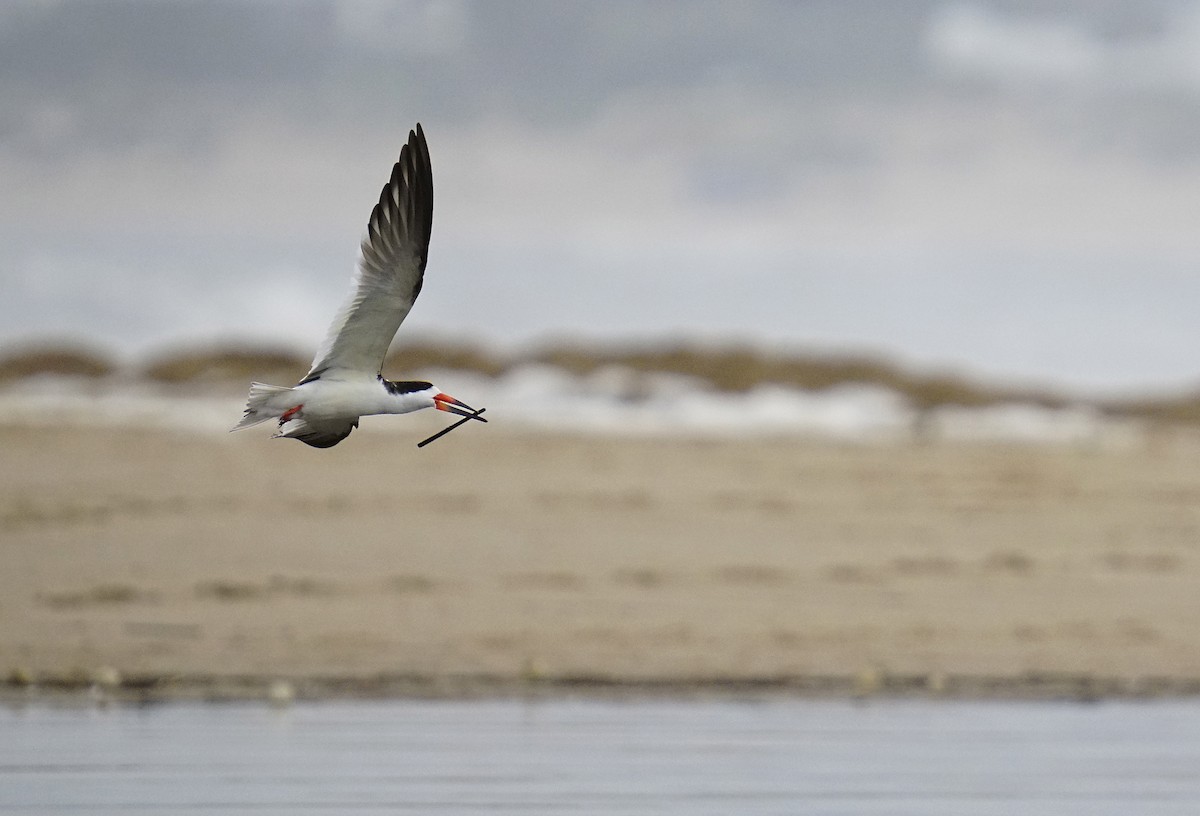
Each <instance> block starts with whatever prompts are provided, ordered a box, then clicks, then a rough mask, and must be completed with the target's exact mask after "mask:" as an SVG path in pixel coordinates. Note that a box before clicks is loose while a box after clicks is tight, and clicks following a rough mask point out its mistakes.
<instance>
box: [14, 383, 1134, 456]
mask: <svg viewBox="0 0 1200 816" xmlns="http://www.w3.org/2000/svg"><path fill="white" fill-rule="evenodd" d="M422 376H424V377H426V378H428V379H430V380H432V381H433V382H436V383H437V384H438V385H439V386H440V387H442V388H444V389H445V390H447V391H448V392H450V393H451V394H453V395H454V396H456V397H458V398H460V399H462V400H464V401H465V402H467V403H469V404H471V405H474V406H476V407H486V408H487V410H488V418H489V419H491V420H492V421H493V422H496V423H500V424H502V425H505V426H508V427H515V428H521V429H531V430H539V429H540V430H548V431H560V432H561V431H571V432H585V433H599V434H606V433H620V434H640V435H662V434H677V435H678V434H686V435H724V436H729V435H764V434H776V435H778V434H796V435H810V436H819V437H828V438H835V439H845V440H862V441H871V440H885V439H904V438H909V437H911V436H913V435H914V434H915V433H918V432H919V433H921V434H922V435H923V436H925V437H926V438H933V439H952V440H976V441H995V442H1022V443H1059V444H1086V445H1090V446H1091V445H1100V446H1113V445H1128V444H1134V443H1136V442H1138V441H1139V440H1140V439H1141V438H1142V435H1143V427H1142V424H1141V423H1139V422H1137V421H1135V420H1116V419H1113V418H1110V417H1107V416H1105V415H1104V414H1103V413H1102V412H1100V411H1098V410H1096V409H1094V408H1090V407H1088V406H1071V407H1066V408H1047V407H1043V406H1037V405H1032V404H1023V403H1012V404H1003V405H994V406H989V407H983V408H962V407H952V406H947V407H942V408H938V409H936V410H933V411H931V412H929V413H928V414H926V415H924V416H920V417H919V416H918V414H917V412H916V410H915V409H913V408H912V407H911V406H910V405H909V404H908V403H907V402H906V401H905V400H904V398H903V397H902V396H901V395H899V394H898V393H896V392H894V391H891V390H888V389H885V388H882V387H879V386H873V385H854V384H848V385H841V386H838V387H834V388H829V389H825V390H821V391H806V390H802V389H798V388H788V387H783V386H777V385H764V386H759V387H757V388H755V389H753V390H751V391H748V392H745V393H723V392H719V391H715V390H714V389H712V388H711V387H710V386H708V385H707V384H706V383H704V382H703V381H700V380H698V379H695V378H691V377H686V376H681V375H665V374H650V375H647V374H642V373H638V372H635V371H632V370H629V369H625V368H622V367H617V366H613V367H609V368H605V369H601V370H599V371H597V372H595V373H593V374H590V375H588V376H574V375H572V374H569V373H567V372H564V371H562V370H561V369H557V368H553V367H549V366H543V365H530V366H523V367H521V368H518V369H516V370H514V371H511V372H509V373H506V374H505V375H503V376H500V377H496V378H489V377H485V376H482V375H479V374H475V373H466V372H458V371H426V372H423V373H422ZM244 405H245V396H244V394H241V393H239V392H237V391H235V390H233V389H232V388H222V389H221V391H220V393H217V394H213V393H212V392H211V391H200V390H198V389H196V388H193V387H172V386H161V385H155V384H151V383H145V382H140V381H134V380H123V379H120V378H112V379H108V380H99V381H95V380H85V379H73V378H62V377H38V378H32V379H27V380H22V381H19V382H17V383H15V384H11V385H9V386H7V387H5V388H4V389H0V421H4V422H5V423H6V424H18V425H33V426H46V425H74V426H85V427H86V426H129V427H154V428H173V429H188V430H190V431H194V432H198V433H208V432H225V431H228V430H229V429H230V428H231V427H233V425H234V424H236V422H237V420H238V418H239V417H240V416H241V413H242V408H243V407H244ZM422 424H428V418H424V417H422ZM370 427H371V432H372V433H379V432H388V431H396V432H401V431H411V430H412V427H413V426H412V423H411V421H410V422H389V421H381V420H373V421H372V422H371V426H370ZM422 430H424V428H422Z"/></svg>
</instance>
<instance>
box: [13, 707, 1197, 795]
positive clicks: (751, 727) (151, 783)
mask: <svg viewBox="0 0 1200 816" xmlns="http://www.w3.org/2000/svg"><path fill="white" fill-rule="evenodd" d="M0 813H4V814H64V813H65V814H71V813H86V814H89V815H94V816H106V815H107V814H113V815H114V816H115V814H144V813H187V814H208V813H214V814H215V813H220V814H255V816H271V815H273V814H293V813H299V814H341V813H350V814H383V813H401V814H404V813H434V814H475V813H492V814H506V813H512V814H516V813H520V814H528V813H566V814H592V813H597V814H598V813H605V814H714V816H715V815H716V814H720V815H721V816H728V815H729V814H739V816H745V815H746V814H797V813H805V814H889V815H890V816H894V815H896V814H921V816H929V815H931V814H946V815H947V816H949V815H950V814H953V815H954V816H969V815H972V814H1006V816H1007V814H1015V813H1020V814H1024V815H1025V816H1031V815H1032V816H1038V814H1047V816H1048V815H1049V814H1054V816H1070V815H1071V814H1081V815H1082V814H1087V816H1104V814H1112V816H1131V814H1156V816H1157V815H1158V814H1189V816H1190V815H1191V814H1196V813H1200V703H1198V702H1195V701H1168V702H1153V703H1132V702H1114V703H1104V704H1099V705H1078V704H1066V703H1024V702H1022V703H958V702H913V701H879V702H872V703H870V704H866V705H856V704H853V703H849V702H835V701H803V700H767V701H760V702H730V701H661V700H650V701H633V702H599V701H588V702H582V701H571V700H556V701H537V702H522V701H514V700H502V701H453V702H447V701H437V702H425V701H388V702H324V703H302V704H297V705H295V706H292V707H290V708H287V709H282V710H279V709H270V708H267V707H265V706H261V705H254V704H237V705H231V704H220V705H217V704H210V705H206V704H172V705H164V706H158V707H148V708H125V707H114V708H103V709H102V708H87V707H50V706H42V705H33V706H28V707H22V708H7V709H0Z"/></svg>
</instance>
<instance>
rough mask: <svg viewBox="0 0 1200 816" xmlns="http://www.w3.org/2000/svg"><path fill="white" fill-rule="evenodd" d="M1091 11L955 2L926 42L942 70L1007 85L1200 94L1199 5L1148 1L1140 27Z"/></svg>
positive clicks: (940, 13) (940, 14) (939, 15)
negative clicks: (1109, 23)
mask: <svg viewBox="0 0 1200 816" xmlns="http://www.w3.org/2000/svg"><path fill="white" fill-rule="evenodd" d="M1034 8H1037V7H1036V6H1035V7H1034ZM1095 11H1096V9H1089V8H1088V5H1087V4H1068V5H1066V6H1062V7H1055V6H1054V5H1052V4H1051V5H1048V6H1046V7H1042V8H1037V11H1033V12H1029V11H1027V12H1026V13H1021V12H1018V11H1013V10H1005V9H1004V8H1003V7H1002V6H988V5H981V4H961V3H956V4H951V5H946V6H944V7H942V8H941V9H938V10H937V11H936V12H935V13H934V14H933V15H932V17H931V19H930V22H929V26H928V29H927V32H926V36H925V45H926V48H927V50H928V54H929V57H930V59H931V61H932V62H933V64H934V65H936V66H937V67H938V68H939V69H941V70H943V71H946V72H947V73H951V74H959V75H964V76H974V77H979V78H984V79H989V80H992V81H995V82H998V83H1002V84H1005V85H1010V86H1029V87H1042V88H1057V89H1069V88H1079V87H1087V88H1091V89H1094V90H1097V91H1100V92H1122V91H1130V90H1181V91H1186V92H1189V93H1200V56H1198V55H1200V4H1195V3H1188V4H1175V5H1169V6H1165V7H1159V8H1156V7H1155V6H1154V5H1153V4H1151V5H1150V6H1148V7H1147V8H1145V9H1144V10H1143V13H1144V14H1145V15H1146V16H1145V17H1143V18H1142V19H1141V20H1140V21H1139V22H1140V23H1141V24H1140V25H1135V24H1134V21H1132V20H1126V21H1124V25H1123V26H1122V27H1121V28H1119V29H1116V30H1106V29H1105V27H1104V25H1103V23H1104V21H1105V20H1104V17H1103V15H1102V14H1101V15H1098V14H1095V13H1094V12H1095Z"/></svg>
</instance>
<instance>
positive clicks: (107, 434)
mask: <svg viewBox="0 0 1200 816" xmlns="http://www.w3.org/2000/svg"><path fill="white" fill-rule="evenodd" d="M437 419H438V418H436V417H423V416H419V417H409V418H405V419H399V420H397V419H392V420H390V421H392V422H409V423H410V424H411V427H412V429H413V430H412V433H411V438H409V437H408V436H405V435H404V434H397V433H386V434H372V433H371V431H370V423H369V422H367V423H364V429H363V430H362V431H360V432H359V433H357V434H355V435H354V436H352V437H351V438H350V439H349V440H348V441H347V442H346V443H344V444H343V445H341V446H339V447H338V448H335V449H332V450H329V451H314V450H310V449H307V448H305V447H303V446H301V445H297V444H293V443H288V442H280V441H273V440H269V439H266V438H263V436H262V435H257V436H256V435H252V434H239V435H232V436H231V435H225V434H220V435H218V434H198V433H194V432H193V433H172V432H169V431H164V430H161V429H160V430H151V431H136V430H132V429H122V428H112V427H108V428H95V429H72V428H62V429H51V428H32V427H7V428H3V429H0V451H2V454H0V539H2V541H3V543H2V544H0V547H2V551H3V553H4V565H5V566H4V569H3V570H2V571H0V671H5V672H11V673H12V676H13V679H14V680H16V681H19V682H22V683H24V682H28V681H29V680H32V679H38V678H41V679H42V680H44V681H55V682H58V681H64V680H70V679H72V678H74V679H75V680H78V681H83V680H86V679H88V678H95V677H96V676H98V675H97V672H98V671H100V670H101V669H102V668H104V670H105V671H109V672H110V673H112V672H114V671H115V673H116V674H117V675H118V676H120V677H124V678H141V679H142V681H143V682H144V681H145V679H146V678H151V679H153V678H161V677H176V678H188V677H191V678H210V679H211V678H214V677H216V678H222V677H224V678H239V677H251V678H255V677H261V678H273V677H290V678H296V679H297V682H303V681H304V678H319V677H320V678H327V679H349V680H353V681H355V682H365V681H367V680H369V679H370V678H415V679H417V680H420V681H421V682H428V683H429V684H432V685H434V686H436V685H437V683H438V682H440V681H446V682H453V681H456V679H457V681H460V682H461V681H463V679H464V678H472V677H473V678H491V680H492V681H495V682H500V683H505V682H512V683H518V684H519V683H522V682H525V683H528V682H550V683H554V682H557V683H581V682H585V681H586V682H591V683H607V682H627V681H628V682H643V683H680V684H685V685H686V684H689V683H696V682H700V683H715V684H720V683H751V684H753V683H767V684H769V683H779V684H782V685H785V686H786V685H789V684H790V685H791V686H794V687H804V686H805V684H806V683H809V684H810V685H811V684H814V683H815V684H816V685H820V682H819V681H820V678H827V679H828V678H834V680H829V681H828V682H829V683H831V684H832V685H833V686H836V687H838V688H843V689H844V688H847V687H850V686H847V684H851V685H852V686H857V687H858V688H859V690H863V689H872V688H877V687H880V686H883V685H886V684H888V683H893V684H894V683H895V682H897V678H908V680H906V681H905V682H908V683H910V684H917V685H921V684H925V686H926V687H928V688H937V689H940V688H942V687H943V686H944V685H945V684H946V683H947V682H956V678H957V679H958V680H957V681H961V687H962V688H966V687H967V684H966V681H965V680H964V678H976V680H975V681H973V682H974V683H975V686H972V688H975V689H976V691H978V689H979V688H983V689H984V691H983V692H981V693H987V692H986V687H985V686H986V684H985V685H984V686H981V685H980V683H981V682H983V681H981V680H979V678H1001V679H1003V678H1009V679H1012V678H1018V679H1019V678H1022V677H1024V678H1026V679H1029V678H1035V679H1036V678H1039V677H1040V678H1043V679H1044V678H1046V677H1077V678H1085V679H1087V678H1091V679H1094V680H1095V681H1096V682H1101V681H1103V682H1109V683H1115V684H1116V685H1115V686H1114V688H1118V687H1119V688H1121V689H1126V690H1128V689H1138V688H1160V689H1174V690H1179V689H1191V688H1193V686H1195V684H1194V683H1193V681H1192V678H1200V635H1198V633H1197V628H1196V621H1197V620H1200V593H1197V592H1196V586H1197V580H1198V578H1200V550H1198V549H1197V547H1198V546H1200V457H1197V455H1196V453H1197V450H1196V447H1195V444H1194V443H1192V442H1189V441H1188V438H1184V437H1180V438H1175V439H1172V440H1166V441H1162V442H1161V443H1160V444H1148V445H1142V446H1136V447H1125V448H1121V449H1113V450H1101V449H1087V448H1083V447H1079V448H1072V447H1063V446H1058V447H1038V446H1031V445H994V444H993V445H989V444H984V443H978V442H976V443H967V442H956V443H950V442H942V443H931V444H912V443H907V442H896V441H893V442H888V443H871V444H865V443H864V444H852V443H841V444H839V443H835V442H831V441H819V440H811V439H807V440H806V439H802V438H788V437H780V438H758V439H747V440H732V439H688V438H674V439H629V438H618V437H595V436H593V437H579V438H576V437H568V436H559V435H552V434H545V433H542V434H519V433H513V432H511V431H508V432H506V431H505V429H504V428H503V427H501V426H499V425H497V424H496V423H493V425H492V426H489V427H488V428H486V429H481V430H480V431H479V432H471V433H464V432H461V431H460V432H458V433H457V434H455V435H453V436H451V437H449V438H447V439H446V440H444V441H442V442H439V443H438V444H437V445H436V446H433V447H431V448H428V449H425V450H421V451H418V450H417V449H416V448H415V447H414V443H415V441H416V440H418V439H420V438H422V436H423V434H424V433H425V432H426V431H427V430H429V429H430V428H436V427H439V425H438V423H437V421H436V420H437ZM380 421H388V420H380ZM105 667H106V668H105ZM838 678H840V679H838ZM314 682H315V681H314ZM380 682H383V681H382V679H381V680H380ZM1088 682H1091V680H1088ZM839 684H840V685H839ZM1189 684H1191V685H1189ZM1197 688H1200V686H1198V687H1197Z"/></svg>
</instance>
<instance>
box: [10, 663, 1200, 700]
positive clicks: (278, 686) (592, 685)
mask: <svg viewBox="0 0 1200 816" xmlns="http://www.w3.org/2000/svg"><path fill="white" fill-rule="evenodd" d="M100 674H101V675H102V676H100V677H99V678H98V679H95V678H89V677H83V676H79V675H41V676H39V677H36V678H33V677H27V676H25V677H19V678H17V679H14V678H11V677H10V678H9V679H8V680H7V681H5V682H3V683H0V704H8V705H13V704H35V703H50V704H53V703H59V702H67V703H71V702H81V703H92V704H100V705H109V704H116V705H146V704H172V703H184V702H205V703H235V702H264V703H270V704H273V705H289V704H291V703H293V702H333V701H354V700H374V701H378V700H459V701H464V700H503V699H514V698H515V699H587V700H605V699H612V700H640V699H655V700H661V699H667V700H696V699H700V700H756V699H781V698H782V699H795V700H858V701H866V700H913V699H920V700H931V701H944V702H954V701H959V702H1009V701H1025V702H1036V701H1046V702H1076V703H1098V702H1104V701H1113V700H1181V699H1194V698H1200V677H1189V678H1174V677H1141V678H1122V677H1103V676H1098V675H1090V674H1070V673H1029V674H1024V675H1007V676H1002V675H920V674H916V675H913V674H907V675H906V674H884V673H873V672H863V673H860V674H857V675H797V676H786V677H695V678H672V677H668V678H631V677H602V676H546V677H532V676H524V677H522V676H499V675H447V676H417V675H379V676H370V677H364V676H344V677H332V676H315V677H286V676H276V675H261V676H259V675H254V676H249V675H190V676H154V675H134V676H129V677H123V676H116V675H115V674H113V673H112V670H108V671H107V672H101V673H100Z"/></svg>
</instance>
